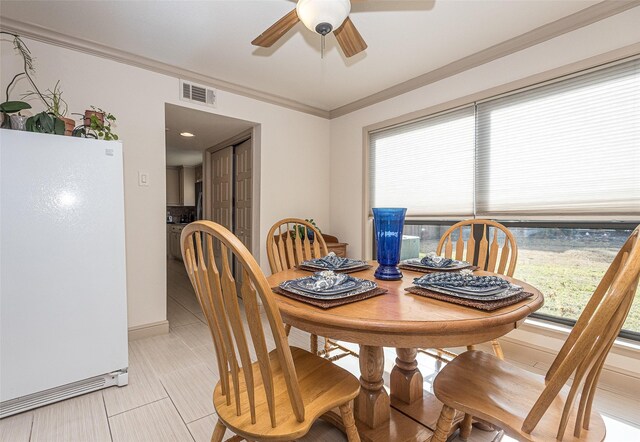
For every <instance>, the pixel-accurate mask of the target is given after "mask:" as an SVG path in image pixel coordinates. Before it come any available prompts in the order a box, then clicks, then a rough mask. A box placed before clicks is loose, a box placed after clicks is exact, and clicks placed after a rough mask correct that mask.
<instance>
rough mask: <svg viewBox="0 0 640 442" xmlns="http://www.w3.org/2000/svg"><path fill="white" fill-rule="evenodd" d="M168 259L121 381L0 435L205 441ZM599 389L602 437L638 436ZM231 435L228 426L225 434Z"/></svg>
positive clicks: (324, 431) (210, 372)
mask: <svg viewBox="0 0 640 442" xmlns="http://www.w3.org/2000/svg"><path fill="white" fill-rule="evenodd" d="M168 264H169V265H168V288H169V298H168V303H167V315H168V319H169V322H170V333H169V334H168V335H163V336H155V337H151V338H147V339H141V340H137V341H132V342H131V343H130V345H129V385H128V386H126V387H123V388H118V387H111V388H109V389H106V390H102V391H97V392H94V393H90V394H87V395H84V396H81V397H77V398H73V399H69V400H66V401H63V402H59V403H57V404H52V405H49V406H47V407H42V408H39V409H37V410H33V411H29V412H26V413H22V414H19V415H16V416H12V417H9V418H6V419H3V420H0V442H22V441H24V442H27V441H32V442H40V441H46V442H52V441H61V442H62V441H64V442H67V441H73V442H75V441H78V442H89V441H91V442H93V441H113V442H136V441H144V442H147V441H148V442H161V441H195V442H200V441H203V442H204V441H209V440H210V437H211V433H212V430H213V427H214V425H215V422H216V416H215V412H214V409H213V405H212V403H211V391H212V390H213V387H214V384H215V383H216V382H217V379H218V374H217V370H216V365H215V359H214V358H215V357H214V353H213V347H212V344H211V342H210V335H209V331H208V329H207V327H206V326H205V323H204V317H203V315H202V312H201V311H200V307H199V305H198V303H197V300H196V299H195V296H194V295H193V292H192V290H191V287H190V285H189V282H188V280H187V278H186V275H185V274H184V268H183V267H182V263H180V262H177V261H170V262H169V263H168ZM290 341H291V344H292V345H297V346H299V347H302V348H307V346H308V342H309V341H308V334H307V333H304V332H301V331H299V330H295V329H294V330H292V333H291V336H290ZM385 353H386V360H385V372H386V373H385V374H386V377H387V380H388V373H389V372H390V370H391V368H392V366H393V365H392V364H393V360H394V358H395V353H394V351H393V350H392V349H388V350H387V351H386V352H385ZM419 363H420V369H421V371H422V372H423V374H424V376H425V384H426V385H427V386H428V385H429V383H430V382H431V381H432V379H433V377H434V375H435V371H436V370H437V363H436V362H435V360H434V359H432V358H430V357H428V356H425V355H420V356H419ZM338 364H339V365H341V366H343V367H345V368H347V369H349V370H351V371H353V372H355V373H357V370H358V362H357V360H356V359H355V358H352V357H346V358H343V359H340V360H339V361H338ZM532 365H535V364H532ZM525 367H526V368H527V369H530V370H532V371H540V368H537V367H534V366H525ZM599 390H600V391H599V394H598V395H597V396H596V402H597V407H598V409H599V410H600V411H601V412H602V413H603V414H604V415H605V422H606V424H607V434H608V436H607V440H608V441H609V440H610V441H634V440H640V400H638V398H632V397H627V396H625V395H621V394H614V393H612V392H610V391H607V390H603V389H599ZM231 436H232V435H231V434H230V433H228V435H227V437H231ZM494 437H495V433H492V432H484V431H480V430H476V429H474V431H473V432H472V434H471V437H470V441H473V442H484V441H491V440H493V439H494ZM302 440H304V441H322V442H330V441H336V442H339V441H346V437H345V436H344V435H343V434H342V433H340V432H339V431H337V430H336V429H335V428H333V427H331V426H329V425H328V424H326V423H324V422H322V421H320V422H318V423H317V424H315V425H314V426H313V427H312V430H311V432H310V433H309V434H308V435H307V436H306V437H305V438H304V439H302ZM503 440H505V441H510V440H511V439H509V438H507V437H505V438H504V439H503ZM454 441H457V439H454Z"/></svg>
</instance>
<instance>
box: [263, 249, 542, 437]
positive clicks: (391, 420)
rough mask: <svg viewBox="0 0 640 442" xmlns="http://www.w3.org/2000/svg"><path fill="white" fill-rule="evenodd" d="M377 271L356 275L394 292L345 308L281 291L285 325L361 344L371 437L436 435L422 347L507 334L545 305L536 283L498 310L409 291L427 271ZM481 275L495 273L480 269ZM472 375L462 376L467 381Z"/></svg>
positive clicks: (362, 409) (359, 404)
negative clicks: (391, 357)
mask: <svg viewBox="0 0 640 442" xmlns="http://www.w3.org/2000/svg"><path fill="white" fill-rule="evenodd" d="M370 264H372V266H373V267H372V268H369V269H367V270H363V271H360V272H355V273H351V275H352V276H355V277H358V278H363V279H369V280H373V281H375V282H376V283H377V284H378V286H379V287H380V288H383V289H386V290H387V293H385V294H383V295H379V296H376V297H373V298H369V299H365V300H361V301H357V302H353V303H351V304H346V305H342V306H338V307H333V308H329V309H322V308H319V307H314V306H312V305H309V304H306V303H304V302H300V301H296V300H294V299H291V298H288V297H286V296H283V295H279V294H277V293H274V296H275V298H276V300H277V303H278V307H279V308H280V313H281V314H282V318H283V320H284V322H285V323H287V324H290V325H292V326H293V327H296V328H299V329H301V330H304V331H307V332H309V333H313V334H315V335H318V336H324V337H327V338H331V339H335V340H340V341H347V342H352V343H356V344H359V345H360V352H359V364H360V385H361V389H360V395H359V396H358V397H357V398H356V400H355V415H356V421H357V424H358V430H359V431H360V434H361V437H362V439H363V440H370V441H405V440H407V441H409V440H418V441H423V440H429V439H430V437H431V434H432V431H433V430H434V428H435V423H436V422H437V418H438V415H439V412H440V409H439V407H438V402H437V400H436V399H435V397H434V396H433V395H431V394H430V393H428V392H426V391H424V390H423V377H422V374H421V373H420V371H419V369H418V363H417V361H416V356H417V348H443V347H460V346H467V345H473V344H480V343H484V342H488V341H491V340H492V339H495V338H499V337H501V336H504V335H506V334H507V333H509V332H510V331H511V330H513V329H515V328H517V327H518V325H519V324H521V323H522V322H523V321H524V320H525V318H526V317H527V316H529V315H530V314H531V313H533V312H534V311H536V310H537V309H539V308H540V307H541V306H542V304H543V296H542V294H541V293H540V291H538V290H537V289H536V288H535V287H532V286H531V285H529V284H527V283H525V282H522V281H519V280H516V279H513V278H509V277H506V276H503V275H498V276H500V277H502V278H504V279H507V280H509V281H511V282H512V283H514V284H517V285H520V286H522V287H523V289H524V290H525V291H526V292H529V293H531V294H532V296H531V297H529V298H527V299H525V300H523V301H520V302H519V303H517V304H514V305H511V306H507V307H502V308H500V309H498V310H494V311H491V312H488V311H483V310H478V309H475V308H470V307H464V306H461V305H456V304H452V303H449V302H444V301H438V300H436V299H430V298H426V297H423V296H419V295H415V294H412V293H409V292H407V291H405V288H407V287H410V286H412V285H413V279H414V278H416V277H419V276H421V275H422V274H423V273H420V272H416V271H411V270H402V272H403V278H402V279H401V280H399V281H382V280H377V279H375V278H374V276H373V274H374V270H375V266H376V265H377V263H376V262H375V261H374V262H371V263H370ZM309 274H310V272H308V271H304V270H300V269H290V270H285V271H282V272H278V273H275V274H273V275H271V276H270V277H268V281H269V284H270V285H271V287H276V286H278V285H279V284H280V283H281V282H283V281H287V280H290V279H295V278H299V277H302V276H308V275H309ZM474 274H477V275H493V274H492V273H488V272H483V271H475V272H474ZM384 347H393V348H396V354H397V358H396V361H395V366H394V368H393V370H392V371H391V375H390V393H391V395H390V396H389V394H388V393H387V391H386V390H385V388H384V380H383V374H384V353H383V348H384ZM463 381H464V380H461V382H463Z"/></svg>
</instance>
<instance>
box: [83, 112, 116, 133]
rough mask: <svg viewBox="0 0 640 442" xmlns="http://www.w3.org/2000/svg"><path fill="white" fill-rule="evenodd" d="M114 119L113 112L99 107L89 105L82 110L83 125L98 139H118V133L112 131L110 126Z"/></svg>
mask: <svg viewBox="0 0 640 442" xmlns="http://www.w3.org/2000/svg"><path fill="white" fill-rule="evenodd" d="M115 121H116V117H115V116H114V115H113V114H111V113H109V112H107V111H105V110H102V109H100V108H99V107H95V106H91V109H90V110H86V111H85V112H84V125H85V127H87V129H88V133H90V134H93V135H94V136H95V137H96V138H97V139H99V140H106V141H112V140H117V139H118V135H117V134H115V133H114V132H113V129H112V126H111V125H112V124H113V123H115Z"/></svg>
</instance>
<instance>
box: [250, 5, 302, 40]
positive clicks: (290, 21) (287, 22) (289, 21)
mask: <svg viewBox="0 0 640 442" xmlns="http://www.w3.org/2000/svg"><path fill="white" fill-rule="evenodd" d="M299 21H300V19H299V18H298V14H297V13H296V10H295V9H293V10H292V11H291V12H289V13H288V14H287V15H285V16H284V17H282V18H281V19H280V20H278V21H277V22H275V23H274V24H273V25H271V27H270V28H269V29H267V30H266V31H264V32H263V33H262V34H260V35H259V36H258V37H257V38H256V39H255V40H253V41H252V42H251V44H252V45H254V46H262V47H263V48H268V47H271V46H272V45H273V44H274V43H275V42H276V41H278V39H279V38H280V37H282V36H283V35H284V34H286V33H287V31H289V29H291V28H293V27H294V26H295V25H296V23H298V22H299Z"/></svg>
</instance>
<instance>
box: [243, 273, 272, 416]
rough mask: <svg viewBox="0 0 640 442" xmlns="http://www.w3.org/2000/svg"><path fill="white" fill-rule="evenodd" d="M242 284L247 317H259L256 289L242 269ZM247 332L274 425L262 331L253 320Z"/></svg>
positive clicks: (268, 370)
mask: <svg viewBox="0 0 640 442" xmlns="http://www.w3.org/2000/svg"><path fill="white" fill-rule="evenodd" d="M244 272H245V273H244V275H243V280H242V286H241V288H240V291H241V293H242V301H243V303H244V308H245V309H246V311H247V316H249V317H253V318H255V317H260V308H259V306H258V300H257V297H256V291H255V290H254V289H253V287H251V284H250V282H249V281H250V277H249V275H248V274H247V273H246V270H245V271H244ZM248 325H249V333H251V340H252V341H253V345H254V348H255V351H256V358H257V359H258V364H260V373H261V374H262V383H263V385H264V390H265V393H266V396H267V405H268V407H269V416H270V417H271V425H272V426H273V427H275V426H276V410H275V391H274V388H273V370H272V368H271V362H270V361H269V350H267V346H266V345H265V337H264V331H263V330H262V327H261V325H260V324H259V323H257V322H255V321H249V323H248Z"/></svg>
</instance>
